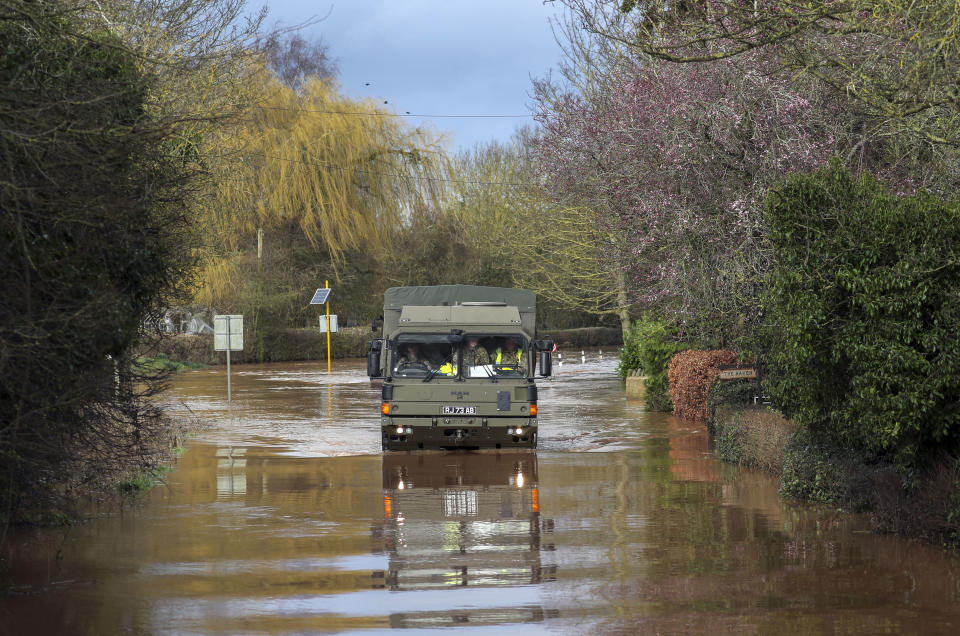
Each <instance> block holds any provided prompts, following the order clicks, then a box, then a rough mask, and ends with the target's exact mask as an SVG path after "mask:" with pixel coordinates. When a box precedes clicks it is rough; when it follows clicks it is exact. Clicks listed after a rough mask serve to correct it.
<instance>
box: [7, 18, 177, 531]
mask: <svg viewBox="0 0 960 636" xmlns="http://www.w3.org/2000/svg"><path fill="white" fill-rule="evenodd" d="M0 42H2V43H3V44H2V48H0V131H2V132H0V164H2V174H3V177H2V179H0V211H2V212H0V289H3V295H4V297H3V302H2V303H0V458H2V464H0V465H2V470H0V520H6V519H8V518H9V517H10V516H11V515H13V514H14V512H15V511H16V510H17V508H18V506H20V505H21V504H25V503H26V504H29V505H30V506H34V507H42V506H45V505H50V498H51V497H53V496H54V495H55V494H59V495H60V496H64V497H67V498H69V497H71V496H72V495H70V494H69V493H68V489H69V486H70V485H76V484H77V483H78V482H81V481H84V480H96V479H101V478H106V477H107V476H108V475H109V474H110V473H111V470H114V469H116V470H121V469H122V470H126V469H128V468H130V466H131V465H136V464H138V463H149V462H150V461H152V460H151V457H152V455H151V448H150V444H151V443H152V442H153V441H154V440H155V439H156V433H157V431H158V430H160V429H162V428H163V427H164V423H163V421H162V418H161V417H160V415H159V412H158V411H157V409H156V408H155V407H153V406H151V404H150V402H149V401H148V400H146V398H147V397H148V395H149V394H150V393H151V391H153V390H154V389H155V388H156V385H155V384H153V383H152V382H147V383H146V384H144V383H141V382H140V380H141V379H142V378H140V377H138V375H137V374H136V372H135V369H134V368H133V366H132V365H131V364H130V362H131V361H130V359H129V355H128V351H129V348H130V346H131V345H132V344H133V343H134V342H135V341H136V340H137V338H138V332H139V329H140V325H141V323H142V321H143V319H144V318H145V316H146V315H147V314H148V313H149V312H150V310H151V309H153V308H155V307H158V306H159V305H160V302H161V295H162V294H163V293H165V292H168V291H170V290H172V289H173V288H174V287H175V286H176V285H177V284H178V283H177V281H186V280H187V277H186V276H185V271H184V270H185V268H186V267H187V265H188V263H189V260H190V259H189V257H188V256H189V249H190V244H189V241H188V239H189V235H187V234H186V233H185V230H184V228H185V227H186V223H185V219H184V213H183V209H182V206H181V205H180V204H179V203H177V201H178V200H180V199H182V196H177V195H178V193H179V192H180V190H179V188H180V186H181V185H182V183H183V181H184V179H185V177H186V175H185V174H184V172H183V168H182V167H181V166H180V165H179V164H177V163H175V162H172V161H170V160H168V158H167V157H166V156H165V155H164V153H163V152H162V150H161V148H162V144H163V140H164V137H165V135H166V134H167V133H168V132H169V128H168V127H165V126H162V125H160V124H158V123H157V122H154V121H152V120H150V119H149V118H148V117H147V116H146V115H145V114H144V103H145V100H146V96H147V90H148V88H149V85H150V78H148V77H144V76H142V75H141V74H140V73H139V72H138V70H137V64H136V59H135V57H134V56H133V55H132V54H131V53H129V52H128V51H127V50H126V49H125V47H124V46H123V45H122V43H121V42H120V41H119V40H118V39H117V38H115V37H114V36H112V35H111V34H107V33H103V32H100V31H97V30H90V29H88V28H86V27H85V26H84V24H83V23H82V22H80V21H79V18H78V14H76V13H75V12H70V11H67V10H65V9H64V8H63V7H62V6H61V5H60V4H59V3H56V2H45V3H37V2H25V1H20V0H13V1H12V2H10V3H8V4H7V7H6V9H5V10H4V11H3V14H2V15H0Z"/></svg>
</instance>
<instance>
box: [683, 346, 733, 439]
mask: <svg viewBox="0 0 960 636" xmlns="http://www.w3.org/2000/svg"><path fill="white" fill-rule="evenodd" d="M736 360H737V354H735V353H734V352H733V351H730V350H729V349H715V350H711V351H697V350H696V349H691V350H689V351H681V352H680V353H678V354H677V355H675V356H673V358H671V359H670V366H669V367H668V369H667V377H668V378H669V380H670V399H671V400H672V401H673V412H674V413H675V414H676V415H678V416H680V417H682V418H686V419H689V420H701V421H704V422H705V421H706V420H707V418H708V417H710V412H709V409H708V408H707V393H708V392H709V391H710V385H711V384H713V380H714V378H716V377H717V374H718V373H720V365H721V364H733V363H734V362H736Z"/></svg>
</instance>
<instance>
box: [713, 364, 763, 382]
mask: <svg viewBox="0 0 960 636" xmlns="http://www.w3.org/2000/svg"><path fill="white" fill-rule="evenodd" d="M756 378H757V368H756V367H748V366H732V367H730V366H728V367H720V373H719V374H717V379H718V380H755V379H756Z"/></svg>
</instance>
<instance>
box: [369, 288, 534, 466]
mask: <svg viewBox="0 0 960 636" xmlns="http://www.w3.org/2000/svg"><path fill="white" fill-rule="evenodd" d="M536 308H537V307H536V295H535V294H534V293H533V292H532V291H529V290H526V289H509V288H504V287H479V286H474V285H437V286H433V287H391V288H390V289H388V290H387V291H386V293H385V294H384V303H383V337H382V338H381V339H377V340H372V341H371V342H370V348H369V351H368V354H367V373H368V375H370V377H376V378H383V385H382V389H381V390H382V398H383V400H382V404H381V418H380V424H381V426H380V428H381V434H382V441H383V448H384V450H416V449H422V448H427V449H431V448H432V449H436V448H517V447H519V448H536V446H537V433H538V429H537V385H536V384H535V382H534V372H535V369H536V366H537V362H538V361H539V366H540V375H541V376H544V377H546V376H549V375H550V372H551V358H550V355H551V354H550V351H551V349H552V348H553V343H552V342H551V341H550V340H549V337H547V338H546V339H543V340H537V339H536Z"/></svg>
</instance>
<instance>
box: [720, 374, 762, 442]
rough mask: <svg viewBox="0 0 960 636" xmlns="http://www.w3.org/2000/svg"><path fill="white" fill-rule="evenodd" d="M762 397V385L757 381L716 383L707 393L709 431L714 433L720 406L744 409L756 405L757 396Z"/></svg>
mask: <svg viewBox="0 0 960 636" xmlns="http://www.w3.org/2000/svg"><path fill="white" fill-rule="evenodd" d="M759 395H761V390H760V383H759V382H758V381H757V380H730V381H726V382H724V381H720V380H717V381H715V382H714V383H713V384H712V385H711V386H710V390H709V391H708V392H707V412H708V413H709V417H708V419H707V429H708V430H710V432H711V433H712V432H713V423H714V420H715V418H716V410H717V407H719V406H730V407H743V406H750V405H752V404H755V400H756V398H757V396H759Z"/></svg>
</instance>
